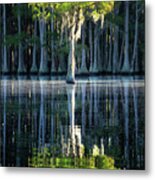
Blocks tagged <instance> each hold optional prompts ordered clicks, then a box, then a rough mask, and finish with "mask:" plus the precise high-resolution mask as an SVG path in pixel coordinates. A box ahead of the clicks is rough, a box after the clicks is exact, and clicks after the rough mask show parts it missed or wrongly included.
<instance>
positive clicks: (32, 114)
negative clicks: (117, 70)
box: [0, 77, 145, 169]
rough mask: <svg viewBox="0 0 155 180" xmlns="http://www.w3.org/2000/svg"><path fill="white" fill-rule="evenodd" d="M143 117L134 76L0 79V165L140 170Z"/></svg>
mask: <svg viewBox="0 0 155 180" xmlns="http://www.w3.org/2000/svg"><path fill="white" fill-rule="evenodd" d="M144 112H145V98H144V80H143V78H139V77H126V78H122V77H117V78H116V77H105V78H103V77H99V78H97V79H96V78H87V79H82V80H77V82H76V84H75V85H66V83H65V81H64V80H63V78H57V79H54V78H53V79H51V80H49V79H47V78H42V77H40V78H39V79H38V78H34V77H33V78H32V79H24V78H17V79H14V80H12V79H10V78H2V79H1V80H0V131H1V136H0V147H1V148H0V150H1V152H0V165H1V166H18V167H19V166H20V167H71V168H96V162H98V160H96V159H97V158H96V157H99V156H100V157H102V156H106V157H107V158H109V159H108V160H107V161H108V162H110V163H111V164H113V165H114V167H115V168H116V169H117V168H118V169H144V167H145V161H144V160H145V144H144V143H145V142H144V139H145V132H144V129H145V114H144ZM97 155H98V156H97ZM81 159H82V160H81ZM64 164H65V165H64ZM69 164H70V165H69ZM81 164H82V165H81ZM88 164H89V165H88ZM98 164H99V163H98ZM111 164H110V165H107V166H104V167H103V166H102V167H101V168H103V169H108V168H109V169H110V167H111V166H112V165H111ZM97 166H98V165H97Z"/></svg>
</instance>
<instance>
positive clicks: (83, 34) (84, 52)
mask: <svg viewBox="0 0 155 180" xmlns="http://www.w3.org/2000/svg"><path fill="white" fill-rule="evenodd" d="M85 38H86V34H85V26H84V25H83V27H82V62H81V67H80V74H87V73H88V70H87V66H86V49H85Z"/></svg>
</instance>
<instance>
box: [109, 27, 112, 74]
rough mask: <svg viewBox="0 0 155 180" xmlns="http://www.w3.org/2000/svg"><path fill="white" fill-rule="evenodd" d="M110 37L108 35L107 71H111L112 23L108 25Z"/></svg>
mask: <svg viewBox="0 0 155 180" xmlns="http://www.w3.org/2000/svg"><path fill="white" fill-rule="evenodd" d="M109 29H110V37H109V59H108V61H109V62H108V72H111V71H112V25H111V24H110V25H109Z"/></svg>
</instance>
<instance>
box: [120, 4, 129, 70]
mask: <svg viewBox="0 0 155 180" xmlns="http://www.w3.org/2000/svg"><path fill="white" fill-rule="evenodd" d="M129 70H130V65H129V1H125V49H124V62H123V67H122V72H123V73H128V72H129Z"/></svg>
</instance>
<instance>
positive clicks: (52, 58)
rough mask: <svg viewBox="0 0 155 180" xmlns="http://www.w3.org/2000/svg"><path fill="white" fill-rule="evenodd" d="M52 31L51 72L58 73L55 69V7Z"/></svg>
mask: <svg viewBox="0 0 155 180" xmlns="http://www.w3.org/2000/svg"><path fill="white" fill-rule="evenodd" d="M51 33H52V38H51V52H52V56H51V73H53V74H54V73H56V69H55V59H54V14H53V8H52V17H51Z"/></svg>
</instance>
